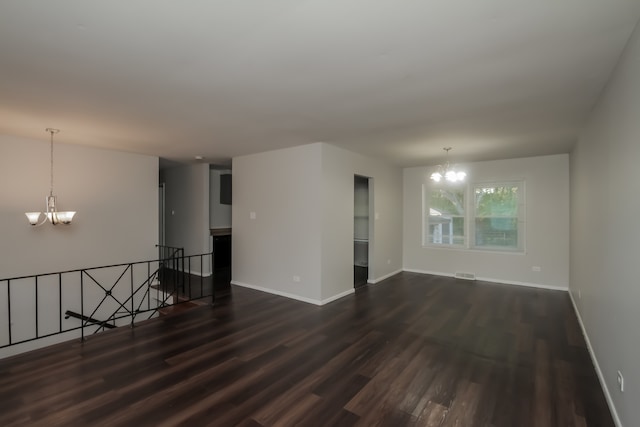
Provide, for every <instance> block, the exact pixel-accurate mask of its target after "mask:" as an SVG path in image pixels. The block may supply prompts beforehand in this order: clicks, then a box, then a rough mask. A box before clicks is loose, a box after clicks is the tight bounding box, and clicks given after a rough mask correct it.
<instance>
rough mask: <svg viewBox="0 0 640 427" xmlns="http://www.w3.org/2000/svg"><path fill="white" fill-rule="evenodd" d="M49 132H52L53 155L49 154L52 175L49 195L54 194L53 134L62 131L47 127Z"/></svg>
mask: <svg viewBox="0 0 640 427" xmlns="http://www.w3.org/2000/svg"><path fill="white" fill-rule="evenodd" d="M47 132H49V133H50V134H51V155H50V156H49V159H50V163H51V164H50V166H51V167H50V171H51V177H50V186H49V196H53V135H54V134H56V133H58V132H60V130H59V129H53V128H47Z"/></svg>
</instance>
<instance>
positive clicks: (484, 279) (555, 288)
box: [403, 268, 569, 292]
mask: <svg viewBox="0 0 640 427" xmlns="http://www.w3.org/2000/svg"><path fill="white" fill-rule="evenodd" d="M403 271H407V272H409V273H419V274H432V275H434V276H444V277H454V274H453V273H443V272H441V271H427V270H416V269H413V268H405V269H403ZM476 280H479V281H482V282H492V283H501V284H504V285H514V286H526V287H528V288H538V289H550V290H553V291H565V292H567V291H569V288H568V287H566V286H552V285H544V284H541V283H530V282H518V281H515V280H504V279H494V278H491V277H476Z"/></svg>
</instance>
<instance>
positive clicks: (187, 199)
mask: <svg viewBox="0 0 640 427" xmlns="http://www.w3.org/2000/svg"><path fill="white" fill-rule="evenodd" d="M161 179H162V180H163V181H164V183H165V185H166V187H165V188H166V189H165V227H166V228H165V232H166V239H165V242H166V245H167V246H173V247H181V248H184V253H185V255H197V254H203V253H208V252H210V249H209V165H208V164H198V165H189V166H179V167H175V168H169V169H166V170H163V171H162V178H161ZM205 264H206V263H205ZM192 270H193V273H199V272H200V268H199V267H196V266H192ZM203 273H204V274H209V273H210V267H209V266H208V265H205V268H204V270H203Z"/></svg>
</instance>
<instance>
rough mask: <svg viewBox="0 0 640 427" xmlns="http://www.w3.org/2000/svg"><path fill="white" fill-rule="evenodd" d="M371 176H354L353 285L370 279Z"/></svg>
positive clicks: (360, 284)
mask: <svg viewBox="0 0 640 427" xmlns="http://www.w3.org/2000/svg"><path fill="white" fill-rule="evenodd" d="M369 181H370V178H368V177H365V176H359V175H355V176H354V187H353V190H354V191H353V203H354V205H353V287H354V288H359V287H361V286H364V285H366V284H367V282H368V280H369V251H370V235H371V233H370V226H371V223H370V221H369V211H370V209H369V205H370V202H371V199H372V198H371V197H370V196H369V192H370V189H371V186H370V182H369Z"/></svg>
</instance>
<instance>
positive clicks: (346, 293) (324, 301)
mask: <svg viewBox="0 0 640 427" xmlns="http://www.w3.org/2000/svg"><path fill="white" fill-rule="evenodd" d="M355 291H356V290H355V289H354V288H351V289H349V290H347V291H344V292H340V293H339V294H336V295H334V296H332V297H329V298H326V299H323V300H322V301H320V305H325V304H329V303H330V302H333V301H335V300H339V299H340V298H343V297H346V296H347V295H351V294H352V293H354V292H355Z"/></svg>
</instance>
